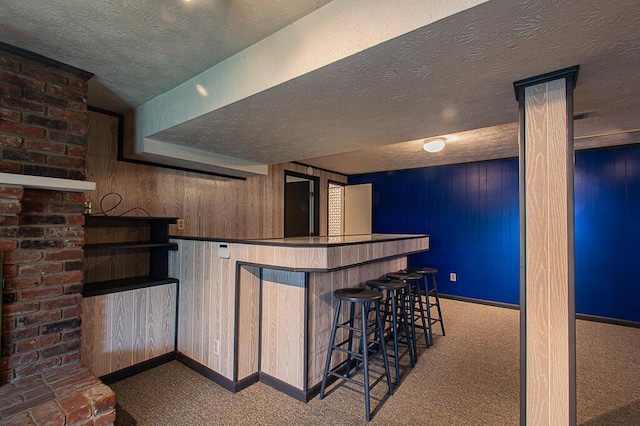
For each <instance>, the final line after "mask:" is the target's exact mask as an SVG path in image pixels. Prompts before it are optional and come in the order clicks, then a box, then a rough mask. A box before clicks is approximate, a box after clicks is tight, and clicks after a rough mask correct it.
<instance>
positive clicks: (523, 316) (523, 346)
mask: <svg viewBox="0 0 640 426" xmlns="http://www.w3.org/2000/svg"><path fill="white" fill-rule="evenodd" d="M516 90H517V94H516V99H519V100H520V99H521V101H519V102H518V119H519V123H520V124H519V126H518V153H519V156H518V168H519V173H518V176H519V181H518V193H519V197H518V198H519V199H518V210H519V213H518V215H519V219H518V220H519V226H518V233H519V251H520V268H519V269H520V279H519V281H520V425H521V426H526V424H527V338H526V336H527V285H526V276H527V262H526V251H525V248H526V246H527V244H526V238H527V235H526V233H525V224H526V214H525V207H526V206H525V196H524V194H525V186H526V173H525V171H526V168H525V157H526V156H525V149H524V139H525V137H524V132H525V128H526V114H525V109H524V87H518V88H517V89H516Z"/></svg>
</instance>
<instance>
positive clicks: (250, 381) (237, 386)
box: [234, 371, 260, 392]
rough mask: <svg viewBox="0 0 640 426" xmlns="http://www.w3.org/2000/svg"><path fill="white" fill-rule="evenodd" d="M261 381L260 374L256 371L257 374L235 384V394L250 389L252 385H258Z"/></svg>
mask: <svg viewBox="0 0 640 426" xmlns="http://www.w3.org/2000/svg"><path fill="white" fill-rule="evenodd" d="M259 381H260V373H259V372H257V371H256V372H255V373H253V374H250V375H248V376H247V377H245V378H244V379H242V380H240V381H237V382H235V384H234V386H235V392H240V391H241V390H242V389H244V388H248V387H249V386H251V385H252V384H254V383H258V382H259Z"/></svg>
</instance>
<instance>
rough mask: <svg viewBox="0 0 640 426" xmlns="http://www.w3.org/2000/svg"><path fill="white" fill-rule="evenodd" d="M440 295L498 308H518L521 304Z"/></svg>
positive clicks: (444, 297)
mask: <svg viewBox="0 0 640 426" xmlns="http://www.w3.org/2000/svg"><path fill="white" fill-rule="evenodd" d="M438 296H439V297H440V298H442V299H450V300H457V301H458V302H466V303H475V304H478V305H487V306H494V307H496V308H505V309H513V310H518V309H520V306H518V305H516V304H514V303H505V302H495V301H493V300H484V299H476V298H474V297H466V296H456V295H455V294H446V293H438Z"/></svg>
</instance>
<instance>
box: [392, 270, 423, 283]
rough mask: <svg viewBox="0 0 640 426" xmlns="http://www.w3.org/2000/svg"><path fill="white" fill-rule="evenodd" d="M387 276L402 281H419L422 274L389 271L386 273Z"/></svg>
mask: <svg viewBox="0 0 640 426" xmlns="http://www.w3.org/2000/svg"><path fill="white" fill-rule="evenodd" d="M386 276H387V278H391V279H392V280H402V281H420V280H421V279H422V275H420V274H414V273H412V272H403V271H398V272H389V273H388V274H386Z"/></svg>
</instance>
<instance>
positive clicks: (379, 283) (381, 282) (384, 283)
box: [367, 278, 407, 290]
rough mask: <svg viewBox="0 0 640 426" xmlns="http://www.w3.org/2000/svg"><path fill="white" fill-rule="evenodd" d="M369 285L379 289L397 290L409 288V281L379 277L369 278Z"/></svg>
mask: <svg viewBox="0 0 640 426" xmlns="http://www.w3.org/2000/svg"><path fill="white" fill-rule="evenodd" d="M367 285H368V286H369V287H373V288H375V289H377V290H396V289H403V288H407V283H406V282H404V281H400V280H392V279H386V280H385V279H382V278H381V279H377V280H369V281H367Z"/></svg>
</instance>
